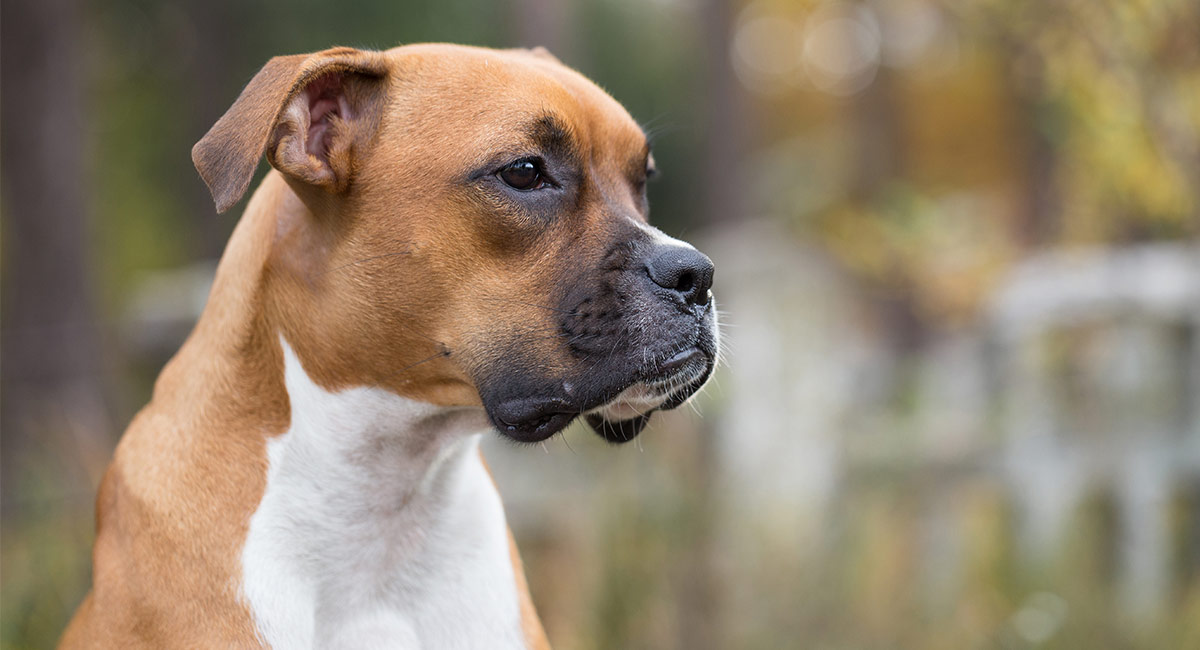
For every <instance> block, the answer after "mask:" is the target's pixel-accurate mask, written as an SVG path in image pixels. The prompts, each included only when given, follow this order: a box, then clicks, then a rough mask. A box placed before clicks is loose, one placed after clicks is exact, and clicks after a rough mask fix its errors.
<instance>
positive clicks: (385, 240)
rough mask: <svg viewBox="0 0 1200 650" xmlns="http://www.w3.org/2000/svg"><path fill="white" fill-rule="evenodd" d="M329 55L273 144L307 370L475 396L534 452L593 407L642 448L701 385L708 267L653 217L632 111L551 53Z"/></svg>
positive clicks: (289, 98) (281, 227)
mask: <svg viewBox="0 0 1200 650" xmlns="http://www.w3.org/2000/svg"><path fill="white" fill-rule="evenodd" d="M330 52H331V53H332V54H330V53H326V54H325V57H324V58H325V59H332V60H334V61H335V62H336V63H335V64H333V65H332V66H330V65H329V64H326V65H325V67H322V65H321V63H320V59H319V58H318V60H317V61H315V62H314V60H313V58H312V57H309V58H308V59H305V60H304V61H302V62H300V63H298V64H297V65H298V66H299V70H300V71H299V72H295V71H293V73H292V74H293V75H294V76H295V79H298V80H293V81H292V82H291V85H290V87H289V88H288V89H287V91H286V92H283V93H282V95H281V97H282V98H281V99H277V100H276V101H279V102H280V103H281V105H282V109H280V111H279V114H278V116H277V118H276V120H275V122H274V123H272V125H271V128H270V129H269V132H268V133H267V137H266V140H267V145H266V147H267V154H268V158H269V159H270V160H271V162H272V164H273V165H274V166H275V167H276V168H277V169H279V170H280V171H281V172H282V173H283V175H284V177H285V178H286V180H287V182H288V184H289V185H290V186H291V188H292V189H293V190H294V191H295V194H296V196H298V197H299V199H300V202H299V203H296V204H295V205H293V209H291V210H280V216H279V223H278V224H277V228H276V232H277V236H276V241H275V242H274V246H273V249H272V259H271V262H270V263H271V268H272V271H273V273H272V278H273V281H275V282H276V283H277V287H276V289H277V290H276V291H275V295H281V296H282V295H286V296H287V299H286V300H282V299H281V300H277V301H276V302H275V303H273V304H274V305H275V309H278V310H280V311H281V312H287V313H280V314H279V318H278V319H277V320H278V321H279V322H280V323H281V324H282V323H287V325H286V327H285V329H286V330H288V331H285V332H283V334H284V336H285V337H286V338H287V339H288V340H289V342H290V343H291V344H292V345H293V347H295V348H296V350H297V354H298V355H300V357H301V359H302V361H304V362H305V367H306V369H309V370H310V372H312V371H313V370H314V369H315V370H316V374H318V375H319V376H320V377H319V379H323V380H324V382H325V383H326V384H328V385H330V386H333V387H337V386H348V385H361V384H367V385H379V386H383V387H386V388H388V389H390V390H393V391H394V392H397V393H400V394H404V395H408V396H413V397H417V398H420V399H424V400H427V401H432V402H435V403H440V404H446V405H454V404H479V403H482V405H483V406H484V408H485V409H486V410H487V413H488V416H489V417H490V418H491V420H492V422H493V423H494V424H495V426H496V427H497V428H498V429H499V430H500V431H501V432H502V433H505V434H506V435H508V436H510V437H512V438H514V439H517V440H521V441H537V440H542V439H545V438H547V437H549V436H550V435H553V434H554V433H556V432H557V431H559V430H561V429H562V428H563V427H565V426H566V425H567V424H569V423H570V422H571V421H572V420H573V419H575V418H576V417H578V416H581V415H584V416H586V418H587V420H588V422H589V423H590V424H591V425H592V427H593V428H594V429H595V430H596V431H597V432H598V433H600V434H601V435H603V436H605V437H606V438H607V439H609V440H612V441H614V442H620V441H624V440H628V439H631V438H632V437H633V436H634V435H636V434H637V433H638V432H639V431H640V430H641V428H642V427H643V426H644V425H645V423H646V421H647V420H648V418H649V414H650V413H651V412H653V411H654V410H658V409H669V408H674V407H675V406H678V405H679V404H681V403H682V402H683V401H684V400H686V399H687V398H688V397H689V396H691V395H692V394H693V393H694V392H695V391H696V390H697V389H698V388H699V387H700V386H701V385H702V384H703V383H704V381H705V380H706V379H707V378H708V376H709V374H710V373H711V371H712V369H713V366H714V364H715V363H716V357H717V336H718V334H717V324H716V318H715V315H714V306H713V301H712V298H711V293H710V291H709V289H710V286H711V284H712V275H713V267H712V264H711V262H710V261H709V260H708V258H706V257H705V256H703V255H702V254H700V253H698V252H697V251H695V249H693V248H692V247H691V246H689V245H687V244H685V243H683V242H680V241H677V240H674V239H671V238H668V237H666V236H665V235H663V234H662V233H660V232H659V231H657V230H656V229H654V228H652V227H650V226H648V225H647V223H646V216H647V203H646V193H645V187H646V181H647V177H648V176H649V175H650V174H652V173H653V159H652V156H651V152H650V150H649V145H648V143H647V141H646V137H645V135H644V133H643V132H642V130H641V129H640V128H639V127H638V125H637V123H636V122H634V120H633V119H632V118H631V117H630V116H629V115H628V113H627V112H626V111H625V110H624V109H623V108H621V106H620V105H619V104H617V103H616V102H615V101H614V100H613V99H612V98H611V97H609V96H608V95H607V94H605V93H604V92H603V91H602V90H600V89H599V88H597V87H596V86H595V85H594V84H592V83H591V82H589V81H587V80H586V79H584V78H583V77H582V76H580V75H578V74H577V73H575V72H573V71H571V70H569V69H568V68H566V67H564V66H563V65H561V64H560V63H558V62H557V61H555V60H554V59H553V58H551V57H549V56H548V55H545V54H542V53H532V52H526V51H494V50H484V49H477V48H465V47H456V46H444V45H427V46H408V47H403V48H397V49H395V50H391V51H388V52H385V53H363V52H358V51H355V50H344V49H343V50H335V51H330ZM320 56H321V55H313V57H320ZM277 60H278V59H277ZM277 60H273V63H274V61H277ZM269 68H270V64H269V65H268V68H266V69H264V73H265V72H266V71H267V70H268V69H269ZM264 73H260V76H261V75H262V74H264ZM281 76H282V75H281ZM257 80H258V77H256V81H257ZM279 85H282V84H279ZM254 86H255V82H251V85H250V87H248V88H247V91H246V92H244V93H243V99H244V98H245V97H246V93H249V92H250V91H251V89H252V88H253V87H254ZM278 96H280V93H278V92H277V93H276V95H275V97H278ZM243 99H239V103H242V102H243ZM262 103H263V104H267V103H269V101H263V102H262ZM237 109H238V105H236V104H235V106H234V108H233V109H231V111H230V112H231V113H233V112H234V111H235V110H237ZM244 110H245V109H243V111H244ZM263 112H264V113H265V112H266V111H265V110H264V111H263ZM228 117H229V115H228V114H227V116H226V118H223V120H225V119H227V118H228ZM220 126H221V123H218V125H217V127H214V132H216V131H217V130H218V128H219V127H220ZM211 136H212V133H210V136H206V138H205V140H208V139H209V138H210V137H211ZM205 140H202V141H201V143H200V144H198V145H197V152H196V153H195V156H196V158H197V166H198V167H200V169H201V172H202V174H203V173H204V171H205V164H204V163H203V160H204V157H205V155H206V152H205V151H203V150H202V147H203V146H204V145H205ZM219 175H220V174H219V173H217V174H214V173H210V174H206V175H205V178H206V180H209V183H210V186H213V189H214V195H215V196H217V197H218V203H219V204H220V203H221V196H220V195H221V192H220V179H219V178H218V179H217V181H216V182H215V183H214V181H213V180H211V179H210V177H212V176H219ZM235 200H236V197H235Z"/></svg>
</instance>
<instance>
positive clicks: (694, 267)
mask: <svg viewBox="0 0 1200 650" xmlns="http://www.w3.org/2000/svg"><path fill="white" fill-rule="evenodd" d="M646 274H647V275H649V276H650V279H651V280H653V281H654V284H657V285H658V286H660V287H662V288H664V289H669V290H671V291H674V292H675V293H677V294H679V295H680V296H681V297H682V298H683V301H684V302H685V303H687V304H692V305H706V304H708V297H709V293H708V290H709V289H711V288H712V280H713V263H712V260H710V259H708V256H707V255H705V254H704V253H701V252H700V251H698V250H696V249H694V248H692V247H690V246H663V247H661V248H659V249H658V250H656V251H654V252H653V253H651V254H650V259H649V261H648V262H646Z"/></svg>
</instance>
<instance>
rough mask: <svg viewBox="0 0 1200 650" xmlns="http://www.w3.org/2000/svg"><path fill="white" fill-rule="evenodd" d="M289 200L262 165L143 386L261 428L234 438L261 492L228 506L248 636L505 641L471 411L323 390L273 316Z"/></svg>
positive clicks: (181, 405)
mask: <svg viewBox="0 0 1200 650" xmlns="http://www.w3.org/2000/svg"><path fill="white" fill-rule="evenodd" d="M295 202H296V197H295V195H294V194H291V192H290V189H289V188H288V187H287V185H286V184H285V183H283V182H282V180H281V179H279V178H278V176H277V175H274V174H272V175H271V176H269V177H268V178H267V180H266V181H265V182H264V183H263V185H262V186H261V187H260V189H259V190H258V192H256V193H255V196H254V198H253V199H252V200H251V202H250V205H249V206H248V207H247V210H246V213H245V215H244V216H243V218H242V221H241V222H240V223H239V225H238V227H237V231H236V232H235V234H234V236H233V237H232V238H231V241H230V244H229V247H228V250H227V251H226V254H225V257H224V258H223V259H222V262H221V266H220V268H219V270H218V274H217V278H216V280H215V282H214V287H213V291H212V294H211V297H210V302H209V305H208V306H207V307H206V309H205V313H204V315H203V316H202V318H201V322H200V323H199V324H198V326H197V328H196V330H195V332H194V333H193V336H192V337H191V339H189V341H188V343H187V344H185V345H184V347H183V348H182V349H181V351H180V353H179V355H177V357H176V359H174V360H173V361H172V362H171V364H170V365H169V366H168V368H167V369H165V370H164V372H163V374H162V379H160V382H168V383H167V384H166V386H168V387H170V389H169V390H163V391H161V393H162V394H161V395H156V397H155V400H156V401H160V400H162V401H171V402H172V403H171V404H170V405H169V406H168V407H167V408H168V409H169V410H170V411H171V412H175V413H189V412H190V413H197V412H199V411H200V410H203V411H204V413H205V416H206V417H207V418H209V419H211V420H215V421H217V422H218V424H217V425H216V430H218V431H224V432H225V434H231V435H235V436H247V437H250V438H255V439H259V437H261V438H263V439H265V447H260V446H259V444H262V443H257V444H252V445H249V446H247V447H245V448H247V449H253V448H258V449H264V448H265V455H266V458H265V459H260V460H257V461H255V462H253V463H252V464H254V465H259V466H260V467H261V466H262V464H265V465H266V485H265V487H264V489H263V491H262V497H261V499H260V500H259V501H258V503H257V504H256V505H255V507H254V509H253V511H252V513H246V514H243V515H236V513H234V514H235V516H239V517H241V516H248V517H249V529H248V531H247V534H246V537H245V544H244V546H243V548H242V549H241V557H240V562H239V564H240V568H241V580H240V596H241V598H242V599H243V600H244V602H245V603H246V604H247V606H248V609H249V610H250V612H251V615H252V618H253V620H254V623H255V626H256V628H257V633H258V634H259V635H260V637H261V638H262V640H264V641H267V642H269V643H270V645H271V646H272V647H346V648H349V647H376V644H378V643H380V642H381V640H382V639H385V638H386V639H387V640H388V641H389V642H395V641H396V640H405V639H408V640H410V641H411V642H412V643H413V644H416V643H418V642H420V643H422V644H429V647H443V646H445V647H449V646H455V645H456V644H457V645H459V646H461V645H463V643H466V644H467V645H474V646H478V647H484V646H486V647H498V648H502V647H521V646H522V645H523V642H522V638H523V637H522V633H521V628H520V625H521V614H520V611H519V602H518V596H517V593H516V590H515V584H516V577H515V574H514V570H513V566H512V563H511V557H510V555H509V549H508V537H507V530H506V525H505V520H504V513H503V509H502V507H501V504H500V500H499V496H498V495H497V493H496V490H495V487H494V485H493V484H492V483H491V479H490V477H489V476H488V474H487V471H486V469H485V468H484V466H483V463H482V460H481V458H480V457H479V452H478V441H479V437H480V433H482V432H484V431H486V430H488V429H489V425H488V422H487V419H486V415H485V414H484V412H483V409H482V408H479V407H440V406H434V405H431V404H428V403H424V402H420V401H417V400H413V399H408V398H405V397H401V396H399V395H396V394H394V393H392V392H389V391H387V390H384V389H382V388H377V387H373V386H351V387H339V388H337V389H326V388H324V387H322V386H321V385H319V384H318V383H317V382H316V381H314V379H313V378H312V376H311V374H310V372H308V371H306V369H305V366H304V362H303V360H302V359H301V358H299V357H298V356H297V354H296V352H295V351H294V349H293V348H294V345H293V344H292V342H290V341H288V339H287V335H286V333H285V332H286V331H287V329H288V328H287V327H286V326H284V325H285V324H280V323H276V322H273V315H272V313H271V310H270V309H269V307H268V305H269V302H270V300H271V299H272V297H271V296H270V295H269V293H268V292H269V291H270V289H271V286H270V282H269V280H270V278H269V277H267V276H268V275H269V273H270V272H271V271H270V267H269V263H270V260H271V259H272V252H273V251H272V249H271V246H272V245H273V244H274V243H275V242H276V241H277V239H278V232H277V231H278V225H279V221H280V219H282V218H284V217H285V216H286V215H280V214H279V213H278V212H277V211H278V210H280V209H295ZM276 252H277V251H276ZM197 369H203V370H202V371H201V372H197ZM181 385H183V386H185V389H184V390H180V386H181ZM160 405H161V404H160ZM214 409H218V412H217V413H216V414H215V415H214V413H213V410H214ZM224 422H227V423H229V428H224V426H223V425H222V424H220V423H224ZM235 448H241V447H240V446H235ZM181 453H187V452H181ZM264 460H265V463H263V461H264ZM464 606H466V607H467V608H468V609H469V611H471V612H472V617H473V618H471V619H466V620H467V622H465V623H464V622H463V619H462V617H461V613H462V612H463V607H464ZM401 645H404V644H403V643H402V644H401ZM389 647H390V646H389Z"/></svg>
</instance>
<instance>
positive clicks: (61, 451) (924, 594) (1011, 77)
mask: <svg viewBox="0 0 1200 650" xmlns="http://www.w3.org/2000/svg"><path fill="white" fill-rule="evenodd" d="M0 28H2V37H0V46H2V52H0V62H2V71H0V74H2V81H3V89H2V93H0V108H2V115H0V126H2V129H3V131H2V141H3V146H2V152H3V158H2V186H0V200H2V213H3V227H2V231H0V235H2V245H3V270H2V277H0V279H2V282H3V288H2V304H0V308H2V309H0V313H2V319H3V323H2V328H0V332H2V344H3V350H2V369H0V377H2V388H3V391H2V400H3V403H2V405H0V431H2V440H3V446H2V449H0V459H2V468H0V481H2V506H3V509H2V520H0V551H2V560H3V565H2V567H0V568H2V577H3V588H2V591H0V633H2V643H3V647H5V648H44V647H49V646H51V645H52V644H53V643H54V641H55V640H56V638H57V636H58V634H59V633H60V631H61V629H62V627H63V625H64V624H65V622H66V620H67V618H68V616H69V615H70V613H71V612H72V610H73V609H74V607H75V606H76V605H77V604H78V602H79V601H80V599H81V597H82V596H83V594H84V592H85V591H86V589H87V585H88V584H89V581H90V546H91V540H92V536H93V532H92V527H93V520H92V512H93V507H92V504H93V499H94V491H95V487H96V485H97V483H98V481H99V478H100V476H101V473H102V472H103V469H104V467H105V465H106V464H107V462H108V460H109V457H110V454H111V450H112V447H113V445H114V444H115V442H116V439H117V437H118V436H119V435H120V432H121V431H122V429H123V428H124V426H125V424H126V423H127V422H128V420H129V419H130V417H131V416H132V414H133V413H134V412H135V411H136V410H137V409H138V408H139V407H140V406H141V405H142V404H144V403H145V401H146V400H147V399H148V396H149V391H150V388H151V385H152V382H153V380H154V377H155V376H156V374H157V372H158V370H159V369H160V368H161V367H162V365H163V364H164V363H165V362H166V360H167V359H168V358H169V356H170V355H171V354H172V353H173V351H174V350H175V349H176V347H177V346H178V345H179V343H180V342H181V341H182V339H183V337H184V336H186V334H187V332H188V330H189V328H190V327H191V324H192V323H193V322H194V320H195V318H196V316H197V314H198V313H199V310H200V309H201V308H202V306H203V304H204V300H205V296H206V292H207V288H208V283H209V281H210V279H211V276H212V273H213V269H214V265H215V262H216V260H217V258H218V257H219V256H220V254H221V251H222V248H223V245H224V242H225V241H226V238H227V237H228V235H229V233H230V232H231V230H232V228H233V226H234V223H235V221H236V219H237V215H238V214H239V213H240V211H241V206H238V207H236V208H235V209H233V210H231V211H230V212H229V213H227V214H225V215H221V216H217V215H216V214H215V213H214V210H213V207H212V203H211V201H210V200H209V197H208V194H207V192H206V191H205V188H204V186H203V184H202V183H201V181H200V179H199V178H198V176H197V175H196V173H195V172H194V170H193V168H192V165H191V161H190V159H189V150H190V148H191V146H192V144H193V143H194V142H195V141H196V140H197V139H199V137H200V136H201V135H202V134H203V133H204V132H205V131H206V130H207V129H208V127H209V126H210V125H211V124H212V123H213V122H214V121H215V120H216V119H217V117H219V116H220V115H221V113H223V112H224V110H225V109H226V108H227V107H228V106H229V104H230V103H232V101H233V99H234V98H235V97H236V96H237V93H238V92H239V90H240V89H241V87H242V86H243V85H244V84H245V82H246V81H248V80H249V79H250V77H251V76H252V75H253V74H254V73H255V72H256V71H257V70H258V68H259V67H260V66H261V65H262V64H263V63H264V62H265V61H266V60H267V59H268V58H269V57H270V56H272V55H275V54H284V53H297V52H305V51H311V50H317V49H322V48H325V47H327V46H331V45H335V44H339V45H353V46H360V47H369V48H388V47H391V46H393V45H397V44H401V43H405V42H417V41H439V40H444V41H455V42H463V43H471V44H478V45H489V46H500V47H509V46H532V45H545V46H546V47H548V48H549V49H550V50H551V51H553V52H554V53H555V54H557V55H558V57H560V58H561V59H562V60H563V61H564V62H566V63H567V64H569V65H571V66H573V67H576V68H578V69H579V70H580V71H582V72H583V73H584V74H586V75H588V76H590V77H591V78H593V79H594V80H596V81H597V82H598V83H599V84H600V85H601V86H603V87H604V88H606V89H607V90H608V91H609V92H610V93H611V94H612V95H613V96H614V97H616V98H617V99H618V100H619V101H621V102H622V103H624V104H625V106H626V107H628V108H629V110H630V112H631V113H632V114H633V115H634V117H635V118H637V119H638V120H639V121H641V122H642V123H643V124H645V125H647V128H648V129H649V130H651V131H653V132H654V133H655V134H656V135H655V142H656V145H655V155H656V158H657V160H658V165H659V168H660V170H661V171H662V172H663V173H662V175H661V177H660V179H659V180H657V181H655V183H654V184H653V185H652V186H651V188H650V197H651V203H652V205H653V211H652V219H653V220H654V221H655V222H656V223H657V224H658V225H660V226H661V227H662V228H663V229H664V230H666V231H668V232H669V233H671V234H673V235H676V236H680V237H683V238H686V239H688V240H690V241H692V242H694V243H696V244H697V245H698V246H699V247H700V248H701V249H703V250H705V251H706V252H708V253H709V254H710V255H711V256H712V257H713V259H714V260H715V262H716V265H717V280H716V288H715V293H716V296H717V300H718V303H719V304H720V307H721V309H722V312H723V318H724V322H725V329H724V333H725V338H726V341H727V350H728V353H727V355H726V358H725V360H724V365H723V367H722V369H721V370H720V372H718V374H717V375H716V377H715V379H714V381H713V382H711V384H710V386H709V388H708V389H707V390H706V392H705V393H704V394H703V395H702V396H701V397H700V398H699V399H697V400H695V402H694V408H686V407H685V408H683V409H680V410H679V411H677V412H674V413H671V414H668V415H666V416H658V417H656V423H655V424H654V425H653V426H652V427H651V429H650V430H648V431H647V432H646V433H644V434H643V435H642V436H641V437H640V438H639V439H638V441H637V442H636V443H634V444H630V445H626V446H623V447H619V448H609V447H607V446H606V445H604V444H603V443H601V442H600V441H599V440H598V439H596V438H595V436H593V435H591V434H590V432H586V431H584V430H583V429H580V428H573V429H571V430H568V431H567V433H566V435H565V437H556V438H555V439H552V440H550V441H547V442H546V443H545V444H544V445H543V446H542V447H541V448H538V447H534V448H516V447H513V446H508V445H504V444H499V443H498V441H489V442H488V444H487V448H488V449H487V453H488V456H489V459H490V462H491V465H492V468H493V470H494V472H495V474H496V476H497V479H498V481H499V482H500V484H501V493H502V495H503V496H504V498H505V501H506V503H507V508H508V513H509V517H510V521H511V523H512V526H513V528H514V530H515V533H516V536H517V539H518V540H519V543H520V546H521V549H522V552H523V555H524V558H525V562H526V567H527V571H528V573H529V579H530V583H531V586H532V591H533V594H534V599H535V601H536V603H537V605H538V606H539V608H540V610H541V613H542V617H543V619H544V621H545V624H546V628H547V630H548V632H549V635H550V638H551V640H552V641H553V642H554V643H555V647H557V648H560V649H567V650H576V649H577V650H588V649H599V648H680V649H687V650H705V649H709V648H714V649H715V648H848V649H860V648H918V649H925V648H930V649H939V648H946V649H951V648H953V649H960V648H1035V647H1045V648H1089V649H1095V648H1156V649H1157V648H1187V647H1191V648H1200V38H1198V37H1197V35H1198V34H1200V3H1196V2H1195V1H1194V0H1125V1H1117V0H955V1H951V0H859V1H850V2H827V1H823V0H811V1H806V0H786V1H785V0H753V1H750V2H743V1H739V0H695V1H690V0H652V1H635V0H603V1H601V0H571V1H562V0H508V1H499V2H467V1H465V0H438V1H437V2H432V1H416V0H388V1H386V2H384V1H379V0H366V1H363V2H356V3H353V4H351V3H331V2H317V1H315V0H293V1H291V2H282V1H279V0H273V1H268V2H259V3H241V2H236V1H235V0H205V1H203V2H190V3H181V2H167V1H165V0H93V1H91V2H84V1H83V0H5V2H4V3H3V5H2V6H0ZM261 172H262V170H260V173H261Z"/></svg>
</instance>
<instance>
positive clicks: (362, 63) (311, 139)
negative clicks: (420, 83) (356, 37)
mask: <svg viewBox="0 0 1200 650" xmlns="http://www.w3.org/2000/svg"><path fill="white" fill-rule="evenodd" d="M387 70H388V68H387V59H386V58H385V57H384V55H382V54H380V53H378V52H366V51H362V50H356V49H353V48H346V47H341V48H334V49H330V50H325V51H322V52H317V53H314V54H297V55H293V56H277V57H275V58H273V59H271V60H270V61H268V62H267V65H265V66H263V69H262V70H260V71H259V72H258V74H256V75H254V78H253V79H251V80H250V83H249V84H247V85H246V88H245V89H244V90H242V94H241V95H239V96H238V98H237V101H235V102H234V103H233V106H231V107H230V108H229V110H228V111H226V112H225V114H224V115H222V116H221V119H219V120H217V123H216V124H214V125H213V127H212V128H211V129H209V131H208V133H206V134H205V135H204V137H203V138H200V141H199V142H197V143H196V146H194V147H192V162H193V163H195V165H196V170H197V171H199V172H200V177H201V178H203V179H204V182H205V183H206V184H207V185H208V189H209V191H210V192H211V193H212V197H213V201H215V202H216V204H217V211H218V212H224V211H225V210H227V209H229V207H230V206H232V205H233V204H234V203H236V202H237V201H238V199H240V198H242V195H243V194H245V193H246V188H247V187H249V185H250V179H251V177H252V176H253V175H254V169H255V167H257V166H258V161H259V159H260V158H261V157H262V155H263V152H264V151H265V152H266V154H267V161H268V162H270V163H271V165H272V166H273V167H275V168H276V169H278V170H279V171H280V172H282V173H283V174H285V175H287V176H290V177H292V178H293V179H296V180H299V181H301V182H303V183H307V184H310V185H314V186H318V187H322V188H324V189H326V190H328V191H331V192H341V191H344V190H345V189H346V187H347V186H348V185H349V182H350V178H351V176H352V174H353V165H354V160H353V154H354V149H355V147H358V146H365V145H366V144H367V142H368V141H369V138H370V135H371V134H372V132H373V130H374V128H375V126H376V125H377V124H378V119H379V111H380V110H381V105H382V80H383V77H384V76H385V75H386V74H387Z"/></svg>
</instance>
